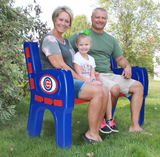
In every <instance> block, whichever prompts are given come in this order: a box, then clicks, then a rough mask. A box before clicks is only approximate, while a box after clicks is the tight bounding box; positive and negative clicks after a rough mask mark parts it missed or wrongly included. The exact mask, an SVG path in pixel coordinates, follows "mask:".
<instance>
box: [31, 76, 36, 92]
mask: <svg viewBox="0 0 160 157" xmlns="http://www.w3.org/2000/svg"><path fill="white" fill-rule="evenodd" d="M30 89H31V90H33V89H35V85H34V79H33V78H31V79H30Z"/></svg>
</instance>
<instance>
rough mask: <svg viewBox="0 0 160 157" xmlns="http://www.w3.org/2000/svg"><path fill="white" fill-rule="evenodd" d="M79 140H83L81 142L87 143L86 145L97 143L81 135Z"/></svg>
mask: <svg viewBox="0 0 160 157" xmlns="http://www.w3.org/2000/svg"><path fill="white" fill-rule="evenodd" d="M81 138H82V139H83V141H85V142H87V143H97V141H95V140H92V139H88V138H87V137H86V136H85V134H84V133H83V134H81Z"/></svg>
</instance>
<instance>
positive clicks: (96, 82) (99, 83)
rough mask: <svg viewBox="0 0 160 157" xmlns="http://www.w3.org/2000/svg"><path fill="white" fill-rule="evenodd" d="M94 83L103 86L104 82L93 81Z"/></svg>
mask: <svg viewBox="0 0 160 157" xmlns="http://www.w3.org/2000/svg"><path fill="white" fill-rule="evenodd" d="M92 84H95V85H100V86H102V83H101V82H100V81H93V82H92Z"/></svg>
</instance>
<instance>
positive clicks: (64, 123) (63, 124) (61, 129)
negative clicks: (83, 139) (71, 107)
mask: <svg viewBox="0 0 160 157" xmlns="http://www.w3.org/2000/svg"><path fill="white" fill-rule="evenodd" d="M53 115H54V121H55V135H56V136H55V138H56V143H57V145H58V146H59V147H60V148H70V147H71V146H72V130H71V123H72V122H71V119H72V113H65V112H57V111H55V112H53Z"/></svg>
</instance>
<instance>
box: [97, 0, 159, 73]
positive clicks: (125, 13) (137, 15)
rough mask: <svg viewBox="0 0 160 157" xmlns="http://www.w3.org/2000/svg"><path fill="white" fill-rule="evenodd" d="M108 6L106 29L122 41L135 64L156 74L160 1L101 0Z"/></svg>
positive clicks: (105, 6)
mask: <svg viewBox="0 0 160 157" xmlns="http://www.w3.org/2000/svg"><path fill="white" fill-rule="evenodd" d="M97 2H98V4H99V5H100V6H101V7H103V8H105V9H107V11H108V14H109V18H108V27H106V31H107V32H108V33H110V34H112V35H113V36H114V37H115V38H116V39H117V40H118V42H119V44H120V46H121V48H122V50H123V52H124V56H125V57H126V59H127V60H128V61H129V63H130V64H131V65H132V66H133V65H134V66H141V67H146V68H147V70H148V73H150V74H151V75H153V73H154V71H153V56H154V53H155V51H159V43H160V27H158V22H160V4H155V3H154V2H153V1H152V0H138V1H137V0H98V1H97Z"/></svg>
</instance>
